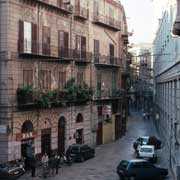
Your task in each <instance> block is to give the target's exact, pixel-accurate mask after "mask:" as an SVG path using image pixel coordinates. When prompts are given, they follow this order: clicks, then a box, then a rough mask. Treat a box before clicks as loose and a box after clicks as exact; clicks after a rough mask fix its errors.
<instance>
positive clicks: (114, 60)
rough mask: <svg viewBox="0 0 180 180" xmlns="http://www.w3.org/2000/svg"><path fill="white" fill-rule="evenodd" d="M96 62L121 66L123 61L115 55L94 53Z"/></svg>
mask: <svg viewBox="0 0 180 180" xmlns="http://www.w3.org/2000/svg"><path fill="white" fill-rule="evenodd" d="M94 63H95V64H97V65H111V66H112V65H113V66H121V64H122V61H121V59H120V58H118V57H114V56H105V55H94Z"/></svg>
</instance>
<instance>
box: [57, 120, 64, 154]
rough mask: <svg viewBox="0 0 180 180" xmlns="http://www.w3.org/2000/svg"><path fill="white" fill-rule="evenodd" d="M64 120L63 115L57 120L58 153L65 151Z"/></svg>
mask: <svg viewBox="0 0 180 180" xmlns="http://www.w3.org/2000/svg"><path fill="white" fill-rule="evenodd" d="M65 124H66V121H65V118H64V117H61V118H60V119H59V122H58V153H59V154H64V153H65V129H66V126H65Z"/></svg>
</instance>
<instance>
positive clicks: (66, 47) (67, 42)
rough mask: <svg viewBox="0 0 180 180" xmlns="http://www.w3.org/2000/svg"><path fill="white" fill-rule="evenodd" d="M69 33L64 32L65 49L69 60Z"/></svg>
mask: <svg viewBox="0 0 180 180" xmlns="http://www.w3.org/2000/svg"><path fill="white" fill-rule="evenodd" d="M68 48H69V33H68V32H64V49H65V57H66V58H68V57H69V50H68Z"/></svg>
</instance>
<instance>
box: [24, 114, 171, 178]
mask: <svg viewBox="0 0 180 180" xmlns="http://www.w3.org/2000/svg"><path fill="white" fill-rule="evenodd" d="M142 135H156V136H157V133H156V130H155V127H154V125H153V123H152V121H151V120H143V119H142V114H141V113H135V112H134V113H131V116H130V117H129V120H128V127H127V133H126V136H124V137H123V138H121V139H120V140H118V141H116V142H114V143H111V144H106V145H102V146H99V147H97V148H96V156H95V158H94V159H90V160H88V161H85V162H84V163H74V164H73V165H72V166H71V167H66V166H62V168H61V169H59V175H57V176H55V177H49V178H47V179H53V180H58V179H61V180H70V179H71V180H118V179H119V178H118V176H117V174H116V167H117V165H118V163H119V162H120V161H121V160H122V159H132V158H135V154H134V150H133V147H132V144H133V142H134V141H135V140H136V138H137V137H138V136H142ZM167 157H168V156H167V155H166V153H165V148H164V147H163V149H161V150H159V152H158V162H157V165H158V166H161V167H165V168H168V158H167ZM39 174H41V171H38V172H37V175H39ZM29 177H30V174H29V173H27V174H25V175H24V176H22V177H21V178H20V179H21V180H25V179H27V178H29ZM36 179H39V178H36ZM167 179H171V180H172V177H171V175H170V172H169V176H168V178H167Z"/></svg>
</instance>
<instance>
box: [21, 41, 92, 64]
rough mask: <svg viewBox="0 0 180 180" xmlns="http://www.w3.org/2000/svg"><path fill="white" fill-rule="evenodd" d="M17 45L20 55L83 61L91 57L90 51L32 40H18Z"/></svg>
mask: <svg viewBox="0 0 180 180" xmlns="http://www.w3.org/2000/svg"><path fill="white" fill-rule="evenodd" d="M18 47H19V53H20V54H21V55H23V54H26V55H34V56H45V57H47V56H48V57H52V58H61V59H63V60H68V59H69V60H76V61H83V62H88V61H90V60H91V59H92V53H91V52H87V51H78V50H76V49H70V48H64V47H57V46H52V45H50V44H48V43H43V44H41V43H37V42H33V41H18Z"/></svg>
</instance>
